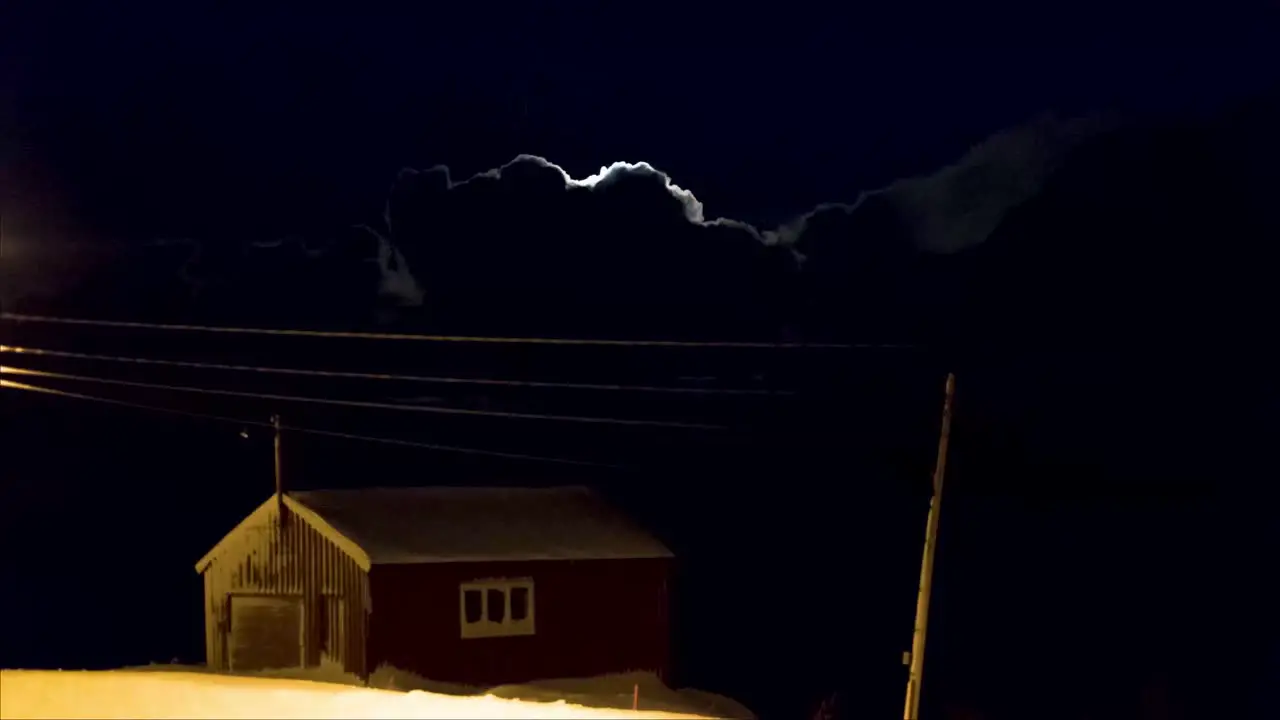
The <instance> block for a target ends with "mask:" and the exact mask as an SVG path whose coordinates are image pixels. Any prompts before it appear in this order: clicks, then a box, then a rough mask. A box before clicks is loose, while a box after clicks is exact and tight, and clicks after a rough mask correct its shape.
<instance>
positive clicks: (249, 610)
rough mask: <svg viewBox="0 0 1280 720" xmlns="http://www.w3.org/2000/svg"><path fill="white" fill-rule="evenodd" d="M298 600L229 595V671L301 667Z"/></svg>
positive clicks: (293, 598) (300, 623)
mask: <svg viewBox="0 0 1280 720" xmlns="http://www.w3.org/2000/svg"><path fill="white" fill-rule="evenodd" d="M304 627H305V626H304V625H303V623H302V598H296V597H269V596H263V595H232V596H231V642H230V645H231V652H230V653H229V655H230V661H231V669H232V670H238V671H246V670H271V669H276V668H296V667H302V665H303V658H304V657H305V656H304V655H303V645H304V643H303V628H304Z"/></svg>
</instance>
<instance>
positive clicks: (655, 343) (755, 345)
mask: <svg viewBox="0 0 1280 720" xmlns="http://www.w3.org/2000/svg"><path fill="white" fill-rule="evenodd" d="M0 319H2V320H12V321H14V322H34V323H60V324H63V325H96V326H101V327H117V328H135V329H142V330H177V331H186V332H206V333H231V334H248V335H285V336H294V337H323V338H345V339H351V340H413V341H419V342H453V343H489V344H507V345H521V344H523V345H584V346H591V345H595V346H613V347H669V348H729V349H814V350H850V349H855V348H857V349H862V348H865V349H873V348H874V349H886V350H897V349H903V350H905V349H914V348H915V347H916V346H914V345H897V344H892V343H853V344H842V343H787V342H774V343H771V342H728V341H725V342H718V341H691V340H689V341H686V340H594V339H587V338H543V337H488V336H479V335H418V334H412V333H370V332H349V331H341V330H298V329H284V328H245V327H227V326H217V325H181V324H167V323H144V322H129V321H124V320H92V319H87V318H59V317H50V316H46V315H26V314H22V313H0Z"/></svg>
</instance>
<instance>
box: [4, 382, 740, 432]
mask: <svg viewBox="0 0 1280 720" xmlns="http://www.w3.org/2000/svg"><path fill="white" fill-rule="evenodd" d="M0 373H13V374H15V375H31V376H35V377H49V378H56V379H61V380H78V381H82V382H94V383H103V384H107V385H122V386H125V387H138V388H147V389H151V390H173V391H178V392H192V393H205V394H211V395H226V396H229V397H245V398H255V399H260V400H279V401H284V402H305V403H316V404H322V405H341V406H345V407H362V408H373V409H379V410H401V411H406V412H426V413H438V414H445V415H473V416H481V417H501V418H511V419H518V420H556V421H561V422H579V423H596V424H607V425H634V426H645V427H666V428H682V429H686V430H727V429H728V428H726V427H725V426H723V425H705V424H700V423H682V422H674V421H667V420H630V419H623V418H610V417H592V416H580V415H546V414H541V413H518V412H507V411H500V410H470V409H466V408H444V407H425V406H421V405H395V404H392V403H380V402H370V401H367V400H338V399H334V398H317V397H308V396H302V395H275V394H268V393H249V392H240V391H236V390H216V389H213V388H198V387H189V386H185V385H162V384H156V383H142V382H134V381H130V380H112V379H108V378H99V377H92V376H88V375H71V374H67V373H57V372H48V371H45V370H25V369H23V368H16V367H10V366H0Z"/></svg>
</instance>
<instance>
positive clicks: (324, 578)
mask: <svg viewBox="0 0 1280 720" xmlns="http://www.w3.org/2000/svg"><path fill="white" fill-rule="evenodd" d="M285 515H286V517H285V522H284V525H283V528H282V527H281V524H280V521H279V513H278V511H277V510H276V508H275V504H274V503H271V504H270V506H269V507H265V508H261V509H259V510H258V511H256V512H255V513H254V514H253V515H252V516H250V521H249V522H248V523H246V525H245V526H243V527H241V528H240V529H239V530H238V531H237V532H236V534H235V535H234V536H233V537H231V538H229V539H228V541H227V542H225V544H223V546H222V547H220V548H219V549H218V553H217V554H216V555H215V556H214V557H213V559H212V562H210V564H209V566H208V567H207V568H205V571H204V589H205V593H204V595H205V657H206V662H207V663H208V665H209V667H212V668H218V669H227V668H228V660H229V658H228V655H227V652H228V648H229V640H230V633H231V615H230V608H231V602H230V599H231V597H232V596H233V595H235V594H249V595H286V596H293V597H299V598H301V599H302V602H303V622H304V623H305V630H304V638H305V639H304V651H303V657H304V658H305V660H306V664H307V665H308V666H315V665H319V664H321V662H322V656H326V655H327V658H325V661H326V662H329V661H332V662H336V663H338V664H341V666H342V668H343V669H344V670H345V671H347V672H350V673H355V674H357V675H361V676H364V675H366V674H367V672H368V669H367V668H366V665H365V636H366V632H367V627H368V612H369V610H370V609H371V603H370V601H369V576H368V573H366V572H365V571H364V570H362V569H361V568H360V566H359V565H357V564H356V562H355V561H354V560H352V558H351V557H350V556H349V555H347V554H346V553H344V552H343V551H342V550H340V549H339V548H338V547H337V546H336V545H334V544H333V543H332V542H330V541H329V540H328V539H326V538H325V537H324V536H323V535H321V534H320V533H319V532H316V530H315V528H313V527H312V526H311V525H309V524H307V523H306V522H305V521H304V520H302V519H301V518H299V517H298V516H297V515H294V514H293V513H290V512H289V511H288V510H287V509H286V510H285Z"/></svg>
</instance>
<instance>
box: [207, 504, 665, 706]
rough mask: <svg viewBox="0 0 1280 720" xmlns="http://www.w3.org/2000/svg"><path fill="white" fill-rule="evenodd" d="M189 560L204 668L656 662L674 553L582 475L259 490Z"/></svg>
mask: <svg viewBox="0 0 1280 720" xmlns="http://www.w3.org/2000/svg"><path fill="white" fill-rule="evenodd" d="M196 570H197V571H198V572H200V573H201V575H202V576H203V577H204V588H205V593H204V595H205V643H206V651H207V662H208V664H209V666H210V667H213V668H216V669H222V670H255V669H265V668H283V667H310V666H317V665H325V664H332V665H336V666H340V667H342V668H343V669H345V670H346V671H347V672H350V673H354V674H357V675H360V676H364V677H367V676H368V674H369V673H370V672H372V671H373V670H374V669H376V668H377V667H378V666H380V665H382V664H384V663H387V664H390V665H393V666H395V667H397V668H400V669H404V670H411V671H413V672H415V673H418V674H420V675H422V676H424V677H427V678H430V679H433V680H443V681H449V682H460V683H467V684H474V685H495V684H501V683H510V682H523V681H526V680H533V679H539V678H554V677H584V676H590V675H598V674H603V673H611V672H626V671H630V670H648V671H652V672H656V673H657V674H658V675H659V676H661V677H665V676H666V675H667V669H668V655H669V650H668V643H669V637H670V629H669V621H668V581H669V578H670V572H671V553H670V551H668V550H667V548H665V547H664V546H663V545H662V543H660V542H658V541H657V540H656V539H654V538H653V537H652V536H650V535H648V534H647V533H645V532H644V531H642V530H640V529H639V528H638V527H636V526H635V525H633V524H631V523H630V522H629V521H628V520H627V519H626V518H624V517H623V516H622V515H621V514H619V513H618V512H617V511H616V510H614V509H613V508H611V507H609V506H608V505H607V504H606V503H605V502H604V501H603V500H602V499H601V498H600V497H599V496H598V495H596V494H595V493H593V492H592V491H590V490H588V489H586V488H581V487H562V488H549V489H546V488H543V489H535V488H384V489H365V490H308V491H301V492H290V493H285V494H283V495H273V496H272V497H271V498H268V499H267V501H266V502H264V503H263V504H262V505H261V506H259V507H258V509H257V510H255V511H254V512H253V513H251V514H250V515H249V517H247V518H245V519H244V521H242V522H241V523H240V524H239V525H238V526H237V527H236V528H235V529H234V530H232V531H231V532H230V533H229V534H228V535H227V536H226V537H225V538H223V539H222V541H221V542H219V543H218V544H217V545H216V546H214V548H213V549H212V550H210V551H209V553H208V554H207V555H205V557H204V558H202V559H201V560H200V562H199V563H197V564H196Z"/></svg>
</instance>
